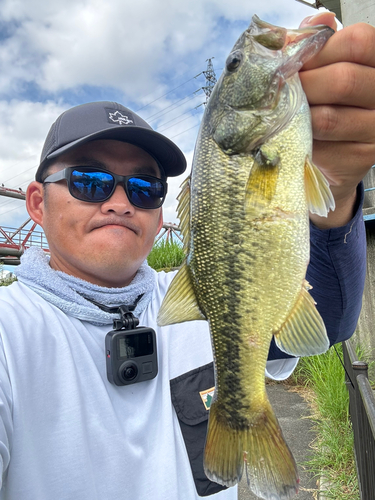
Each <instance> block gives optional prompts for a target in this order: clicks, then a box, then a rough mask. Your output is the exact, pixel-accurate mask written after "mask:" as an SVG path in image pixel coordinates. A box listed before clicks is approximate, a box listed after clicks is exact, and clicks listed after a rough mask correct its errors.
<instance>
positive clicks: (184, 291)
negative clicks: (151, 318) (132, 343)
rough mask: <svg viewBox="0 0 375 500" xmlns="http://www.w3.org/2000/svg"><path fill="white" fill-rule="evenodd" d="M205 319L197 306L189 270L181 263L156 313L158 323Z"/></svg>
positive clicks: (163, 324) (164, 324)
mask: <svg viewBox="0 0 375 500" xmlns="http://www.w3.org/2000/svg"><path fill="white" fill-rule="evenodd" d="M202 319H206V317H205V315H204V314H203V313H202V311H201V310H200V308H199V306H198V302H197V299H196V297H195V292H194V289H193V285H192V283H191V279H190V274H189V270H188V268H187V266H186V264H183V265H182V267H181V269H180V270H179V271H178V273H177V274H176V276H175V277H174V278H173V281H172V283H171V284H170V286H169V288H168V292H167V294H166V296H165V297H164V300H163V303H162V305H161V308H160V311H159V314H158V325H159V326H166V325H171V324H173V323H183V322H184V321H194V320H202Z"/></svg>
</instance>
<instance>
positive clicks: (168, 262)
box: [147, 240, 185, 271]
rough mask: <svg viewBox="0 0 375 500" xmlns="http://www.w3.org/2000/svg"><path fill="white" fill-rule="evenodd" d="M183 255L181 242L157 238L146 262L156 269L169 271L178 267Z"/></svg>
mask: <svg viewBox="0 0 375 500" xmlns="http://www.w3.org/2000/svg"><path fill="white" fill-rule="evenodd" d="M184 257H185V254H184V251H183V249H182V244H181V243H177V242H174V241H172V242H170V241H169V242H168V243H166V242H165V240H159V241H158V242H157V243H155V245H154V246H153V248H152V250H151V252H150V254H149V256H148V257H147V262H148V263H149V265H150V266H151V267H152V268H153V269H155V270H156V271H161V270H164V271H170V270H171V269H173V268H176V267H179V266H180V265H181V264H182V261H183V260H184Z"/></svg>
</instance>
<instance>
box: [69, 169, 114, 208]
mask: <svg viewBox="0 0 375 500" xmlns="http://www.w3.org/2000/svg"><path fill="white" fill-rule="evenodd" d="M70 182H71V191H72V194H73V196H75V197H76V198H79V199H80V200H84V201H102V200H105V199H106V198H108V197H109V196H110V195H111V193H112V190H113V188H114V184H115V179H114V178H113V176H112V175H111V174H110V173H106V172H88V171H80V170H73V171H72V173H71V178H70Z"/></svg>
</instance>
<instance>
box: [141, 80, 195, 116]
mask: <svg viewBox="0 0 375 500" xmlns="http://www.w3.org/2000/svg"><path fill="white" fill-rule="evenodd" d="M202 73H203V71H201V72H200V73H198V75H195V76H193V78H190V79H189V80H186V82H184V83H181V85H178V86H177V87H175V88H174V89H172V90H169V91H168V92H166V93H165V94H163V95H161V96H160V97H157V98H156V99H154V100H153V101H151V102H149V103H148V104H145V105H144V106H142V107H141V108H138V109H137V110H136V113H138V111H141V109H144V108H146V107H147V106H150V104H153V103H154V102H156V101H158V100H159V99H161V98H162V97H165V96H166V95H168V94H170V93H171V92H174V91H175V90H177V89H179V88H180V87H183V86H184V85H185V84H186V83H188V82H191V81H192V80H194V78H197V77H198V76H199V75H201V74H202Z"/></svg>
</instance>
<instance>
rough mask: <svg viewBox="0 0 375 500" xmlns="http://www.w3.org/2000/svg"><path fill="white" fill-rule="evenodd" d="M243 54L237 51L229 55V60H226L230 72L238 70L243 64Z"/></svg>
mask: <svg viewBox="0 0 375 500" xmlns="http://www.w3.org/2000/svg"><path fill="white" fill-rule="evenodd" d="M242 57H243V55H242V52H241V51H240V50H236V51H234V52H232V53H231V54H229V56H228V59H227V60H226V63H225V65H226V68H227V70H228V71H234V70H235V69H237V68H238V66H239V65H240V64H241V62H242Z"/></svg>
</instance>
